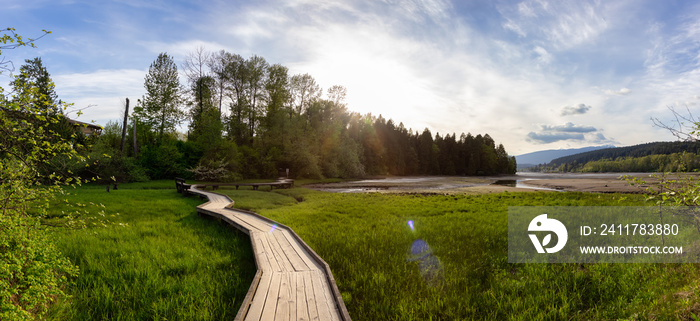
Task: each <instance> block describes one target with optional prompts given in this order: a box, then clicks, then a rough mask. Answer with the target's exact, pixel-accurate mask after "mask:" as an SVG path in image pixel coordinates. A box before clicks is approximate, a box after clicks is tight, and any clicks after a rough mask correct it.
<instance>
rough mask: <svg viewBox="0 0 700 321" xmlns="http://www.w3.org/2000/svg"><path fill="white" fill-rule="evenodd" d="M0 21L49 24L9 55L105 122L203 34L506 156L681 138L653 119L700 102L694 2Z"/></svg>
mask: <svg viewBox="0 0 700 321" xmlns="http://www.w3.org/2000/svg"><path fill="white" fill-rule="evenodd" d="M3 22H4V24H5V25H6V26H0V27H14V28H16V29H17V32H18V33H20V34H22V35H24V36H25V37H31V36H37V35H40V34H41V30H42V29H47V30H51V31H52V34H51V35H48V36H46V37H44V38H42V39H41V40H40V41H39V42H38V43H37V46H38V48H37V49H30V48H26V49H16V50H11V51H7V50H6V51H4V52H3V55H4V56H6V57H7V58H9V59H12V60H13V61H14V62H15V65H16V67H17V68H19V65H21V63H22V61H23V59H25V58H33V57H36V56H41V57H42V60H43V61H44V64H45V66H46V67H47V68H48V70H49V72H50V73H51V75H52V78H53V79H54V81H55V82H56V89H57V92H58V95H59V98H61V99H63V100H64V101H70V102H74V103H75V108H82V107H85V106H89V105H94V107H90V108H88V109H85V110H84V112H85V114H84V115H82V116H81V117H80V118H79V119H81V120H83V121H92V120H95V121H96V122H97V123H100V124H105V123H106V122H107V121H109V120H116V119H118V118H119V115H120V113H121V109H122V101H123V99H124V98H125V97H129V98H131V99H132V101H134V100H136V99H137V98H140V97H141V96H142V95H143V94H144V89H143V80H144V76H145V74H146V71H147V70H148V67H149V65H150V64H151V63H152V62H153V60H155V58H156V57H157V55H158V53H160V52H167V53H168V54H170V55H172V56H173V57H174V58H175V60H176V63H177V64H178V65H179V66H180V65H181V64H182V62H183V60H184V58H185V57H186V55H187V54H188V53H189V52H193V51H194V50H195V49H196V48H197V47H198V46H203V47H204V48H205V49H206V50H209V51H218V50H221V49H224V50H227V51H229V52H232V53H238V54H240V55H242V56H244V57H249V56H251V55H253V54H257V55H259V56H262V57H264V58H265V59H266V60H267V61H268V62H269V63H280V64H282V65H285V66H287V67H289V69H290V73H291V74H297V73H309V74H311V75H312V76H313V77H314V78H315V79H316V80H317V82H318V83H319V84H320V85H321V86H322V87H324V88H329V87H330V86H332V85H343V86H345V87H346V88H347V90H348V97H347V102H348V108H349V109H350V110H353V111H357V112H361V113H370V112H371V113H372V114H374V115H378V114H381V115H383V116H384V117H385V118H392V119H394V120H395V121H396V122H397V123H398V122H403V123H404V124H405V125H406V127H410V128H413V129H415V130H420V131H422V130H423V129H424V128H426V127H427V128H429V129H430V130H431V131H432V132H433V134H435V133H436V132H439V133H441V134H443V135H444V134H446V133H453V132H455V133H457V134H458V135H459V133H462V132H471V133H472V134H478V133H488V134H490V135H491V136H492V137H493V138H494V139H495V140H496V141H497V142H500V143H503V144H504V146H505V147H506V150H507V151H508V152H509V153H510V154H511V155H517V154H521V153H527V152H531V151H536V150H542V149H557V148H574V147H582V146H592V145H604V144H614V145H618V146H624V145H633V144H638V143H644V142H650V141H659V140H672V139H673V137H672V136H671V135H669V134H668V133H667V132H666V131H665V130H663V129H660V128H656V127H653V125H652V122H651V121H650V118H651V117H658V118H660V119H662V120H670V119H671V117H672V115H671V113H670V112H669V110H668V108H669V107H671V106H677V108H679V109H680V110H686V107H688V109H689V110H691V111H697V113H698V114H700V111H698V107H700V106H699V105H698V104H699V103H700V97H699V96H700V3H697V2H696V1H674V0H665V1H657V0H648V1H627V0H616V1H585V0H577V1H555V0H552V1H548V0H525V1H498V0H496V1H488V0H483V1H476V0H471V1H453V2H450V1H442V0H404V1H402V0H396V1H393V0H385V1H380V0H354V1H328V0H326V1H320V0H319V1H317V0H287V1H230V0H229V1H201V0H198V1H183V0H172V1H170V0H158V1H147V0H115V1H107V0H104V1H103V0H100V1H95V0H84V1H83V0H46V1H44V0H3ZM0 77H4V78H5V79H0V83H1V84H6V83H7V82H8V81H9V80H8V78H7V73H5V74H3V75H0ZM181 79H182V78H181ZM182 80H183V81H184V79H182Z"/></svg>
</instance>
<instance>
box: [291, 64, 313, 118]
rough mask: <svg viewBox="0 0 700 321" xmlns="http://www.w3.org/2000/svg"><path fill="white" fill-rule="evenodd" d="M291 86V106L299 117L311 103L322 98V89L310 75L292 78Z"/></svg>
mask: <svg viewBox="0 0 700 321" xmlns="http://www.w3.org/2000/svg"><path fill="white" fill-rule="evenodd" d="M290 85H291V89H290V91H291V96H290V97H291V100H292V101H291V105H292V106H294V109H295V110H296V112H297V115H301V114H302V113H303V112H304V111H305V110H306V108H307V107H308V106H309V104H311V102H313V101H314V100H316V99H318V98H319V97H321V87H320V86H319V85H318V84H316V80H315V79H314V77H311V75H309V74H303V75H294V76H292V79H291V80H290ZM290 116H291V115H290Z"/></svg>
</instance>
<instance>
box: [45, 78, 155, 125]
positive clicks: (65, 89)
mask: <svg viewBox="0 0 700 321" xmlns="http://www.w3.org/2000/svg"><path fill="white" fill-rule="evenodd" d="M145 75H146V71H145V70H136V69H122V70H98V71H95V72H92V73H75V74H62V75H55V76H53V77H52V78H53V80H54V83H55V84H56V93H57V94H58V98H59V99H61V100H63V101H65V102H68V103H73V104H74V106H73V107H72V108H70V109H69V110H73V109H82V108H85V107H88V106H92V107H89V108H87V109H84V110H83V111H82V112H83V115H82V116H80V118H79V119H80V120H83V121H88V122H90V121H93V120H94V121H96V122H97V123H98V124H100V125H104V124H106V123H107V122H108V121H110V120H118V119H119V118H120V117H121V115H122V112H123V105H122V102H123V101H124V99H125V98H129V99H130V101H131V108H132V110H133V106H135V105H136V100H137V99H140V98H141V96H142V95H143V94H144V92H145V90H144V88H143V81H144V77H145ZM75 116H77V115H75V113H73V114H71V115H69V117H75Z"/></svg>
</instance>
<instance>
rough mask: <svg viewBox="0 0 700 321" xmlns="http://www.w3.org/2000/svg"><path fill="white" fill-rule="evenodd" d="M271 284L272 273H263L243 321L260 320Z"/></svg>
mask: <svg viewBox="0 0 700 321" xmlns="http://www.w3.org/2000/svg"><path fill="white" fill-rule="evenodd" d="M271 282H272V273H270V272H265V271H263V275H262V277H260V283H259V284H258V289H257V290H256V291H255V295H253V301H252V302H251V304H250V309H248V314H247V315H246V316H245V321H259V320H260V316H261V315H262V312H263V308H264V307H265V299H266V294H267V291H268V289H269V288H270V283H271Z"/></svg>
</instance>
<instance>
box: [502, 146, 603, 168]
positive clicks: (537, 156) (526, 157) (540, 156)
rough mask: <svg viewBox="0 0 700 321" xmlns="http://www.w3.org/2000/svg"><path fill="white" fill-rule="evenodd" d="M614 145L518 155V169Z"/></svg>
mask: <svg viewBox="0 0 700 321" xmlns="http://www.w3.org/2000/svg"><path fill="white" fill-rule="evenodd" d="M614 147H615V146H612V145H604V146H590V147H583V148H571V149H548V150H541V151H537V152H532V153H527V154H522V155H516V156H515V161H516V162H517V163H518V169H522V168H527V167H532V166H535V165H538V164H548V163H549V162H551V161H552V160H553V159H556V158H560V157H565V156H569V155H575V154H580V153H585V152H590V151H594V150H599V149H604V148H614Z"/></svg>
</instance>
